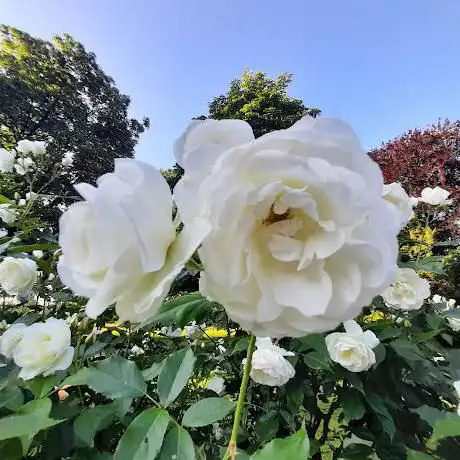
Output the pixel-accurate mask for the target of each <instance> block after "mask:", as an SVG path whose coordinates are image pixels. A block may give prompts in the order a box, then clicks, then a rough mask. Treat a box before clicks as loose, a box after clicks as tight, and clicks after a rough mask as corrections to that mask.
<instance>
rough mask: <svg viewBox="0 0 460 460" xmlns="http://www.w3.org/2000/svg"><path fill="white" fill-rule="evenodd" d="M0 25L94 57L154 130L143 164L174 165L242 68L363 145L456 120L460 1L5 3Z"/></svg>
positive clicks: (141, 149)
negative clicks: (290, 77)
mask: <svg viewBox="0 0 460 460" xmlns="http://www.w3.org/2000/svg"><path fill="white" fill-rule="evenodd" d="M0 1H1V3H0V22H1V23H5V24H10V25H14V26H16V27H18V28H20V29H23V30H25V31H27V32H29V33H31V34H33V35H37V36H40V37H42V38H46V39H48V38H50V37H51V36H52V35H53V34H56V33H63V32H67V33H70V34H71V35H72V36H74V37H75V38H76V39H78V40H80V41H81V42H82V43H83V44H84V45H85V46H86V48H87V49H88V50H92V51H94V52H95V53H96V55H97V57H98V62H99V63H100V65H101V66H102V67H103V69H104V70H105V71H106V72H107V73H108V74H109V75H111V76H112V77H113V78H114V79H115V80H116V82H117V85H118V87H119V88H120V89H121V91H123V92H125V93H126V94H129V95H130V96H131V99H132V114H133V115H135V116H137V117H142V116H143V115H147V116H149V117H150V119H151V129H150V130H149V132H148V133H147V134H145V135H143V137H142V139H141V141H140V142H139V144H138V146H137V148H136V156H137V157H138V158H139V159H143V160H145V161H148V162H150V163H153V164H154V165H156V166H158V167H168V166H170V165H171V164H172V163H173V156H172V142H173V141H174V139H175V138H176V137H177V136H178V135H180V133H181V132H182V131H183V129H184V128H185V127H186V125H187V123H188V121H189V120H190V118H191V117H192V116H195V115H200V114H204V113H206V111H207V110H206V109H207V103H208V102H209V101H210V100H211V99H212V98H213V97H214V96H216V95H219V94H221V93H223V92H225V91H226V89H227V88H228V84H229V82H230V80H232V79H233V78H236V77H238V76H239V75H240V74H241V73H242V72H243V70H245V69H251V70H261V71H264V72H267V73H268V74H270V75H271V76H276V75H277V74H279V73H281V72H292V73H293V74H294V78H295V80H294V83H293V85H292V87H291V89H290V93H291V94H292V95H293V96H295V97H298V98H301V99H303V100H304V102H305V103H306V104H307V105H309V106H316V107H319V108H320V109H322V110H323V113H324V115H325V116H335V117H340V118H343V119H344V120H346V121H347V122H348V123H350V124H351V125H352V126H353V127H354V129H355V130H356V131H357V133H358V135H359V136H360V138H361V140H362V143H363V145H364V146H365V147H366V148H370V147H373V146H377V145H379V144H380V143H381V141H384V140H388V139H390V138H392V137H394V136H396V135H398V134H400V133H402V132H403V131H405V130H407V129H409V128H413V127H415V126H424V125H426V124H428V123H430V122H432V121H435V120H436V119H437V118H438V117H448V118H451V119H458V118H460V84H459V82H460V80H459V75H460V60H459V58H458V50H459V49H460V34H459V32H458V30H459V29H458V27H459V26H458V24H459V23H460V2H459V1H458V0H321V1H320V0H282V1H280V0H156V1H155V0H78V1H77V0H74V1H71V0H68V1H62V0H44V1H37V0H0Z"/></svg>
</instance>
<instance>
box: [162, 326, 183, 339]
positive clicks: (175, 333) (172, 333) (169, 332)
mask: <svg viewBox="0 0 460 460" xmlns="http://www.w3.org/2000/svg"><path fill="white" fill-rule="evenodd" d="M160 332H161V333H162V334H164V335H166V336H167V337H180V336H181V335H182V329H181V328H180V327H179V328H177V329H174V330H173V328H172V327H171V326H164V327H162V328H161V329H160Z"/></svg>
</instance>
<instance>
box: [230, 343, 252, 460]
mask: <svg viewBox="0 0 460 460" xmlns="http://www.w3.org/2000/svg"><path fill="white" fill-rule="evenodd" d="M255 345H256V338H255V336H253V335H251V336H250V337H249V344H248V351H247V355H246V363H245V364H244V371H243V378H242V379H241V386H240V394H239V396H238V403H237V405H236V410H235V417H234V419H233V428H232V435H231V437H230V442H229V443H228V448H227V452H226V453H225V457H224V458H226V459H227V458H230V459H231V460H235V458H236V445H237V441H238V428H239V427H240V421H241V415H242V413H243V407H244V398H245V396H246V389H247V386H248V381H249V373H250V372H251V363H252V355H253V353H254V348H255Z"/></svg>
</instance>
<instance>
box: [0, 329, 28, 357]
mask: <svg viewBox="0 0 460 460" xmlns="http://www.w3.org/2000/svg"><path fill="white" fill-rule="evenodd" d="M26 327H27V326H26V325H25V324H24V323H16V324H12V325H11V327H10V328H9V329H7V330H6V331H5V332H4V333H3V334H2V336H1V337H0V354H2V355H3V356H5V357H6V358H9V359H10V358H12V357H13V351H14V349H15V348H16V346H17V344H18V343H19V342H20V341H21V339H22V335H23V334H24V331H25V329H26Z"/></svg>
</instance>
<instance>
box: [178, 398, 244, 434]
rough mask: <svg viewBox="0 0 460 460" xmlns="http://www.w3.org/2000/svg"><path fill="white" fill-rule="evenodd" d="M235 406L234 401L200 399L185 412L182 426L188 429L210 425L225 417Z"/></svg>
mask: <svg viewBox="0 0 460 460" xmlns="http://www.w3.org/2000/svg"><path fill="white" fill-rule="evenodd" d="M235 405H236V403H235V401H232V400H230V399H227V398H205V399H201V400H200V401H198V402H196V403H195V404H193V405H192V406H190V407H189V408H188V409H187V410H186V411H185V414H184V417H183V418H182V424H183V425H185V426H190V427H199V426H206V425H210V424H211V423H214V422H217V421H219V420H222V419H223V418H224V417H226V416H227V415H228V414H229V413H230V412H231V411H232V410H233V409H234V408H235Z"/></svg>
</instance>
